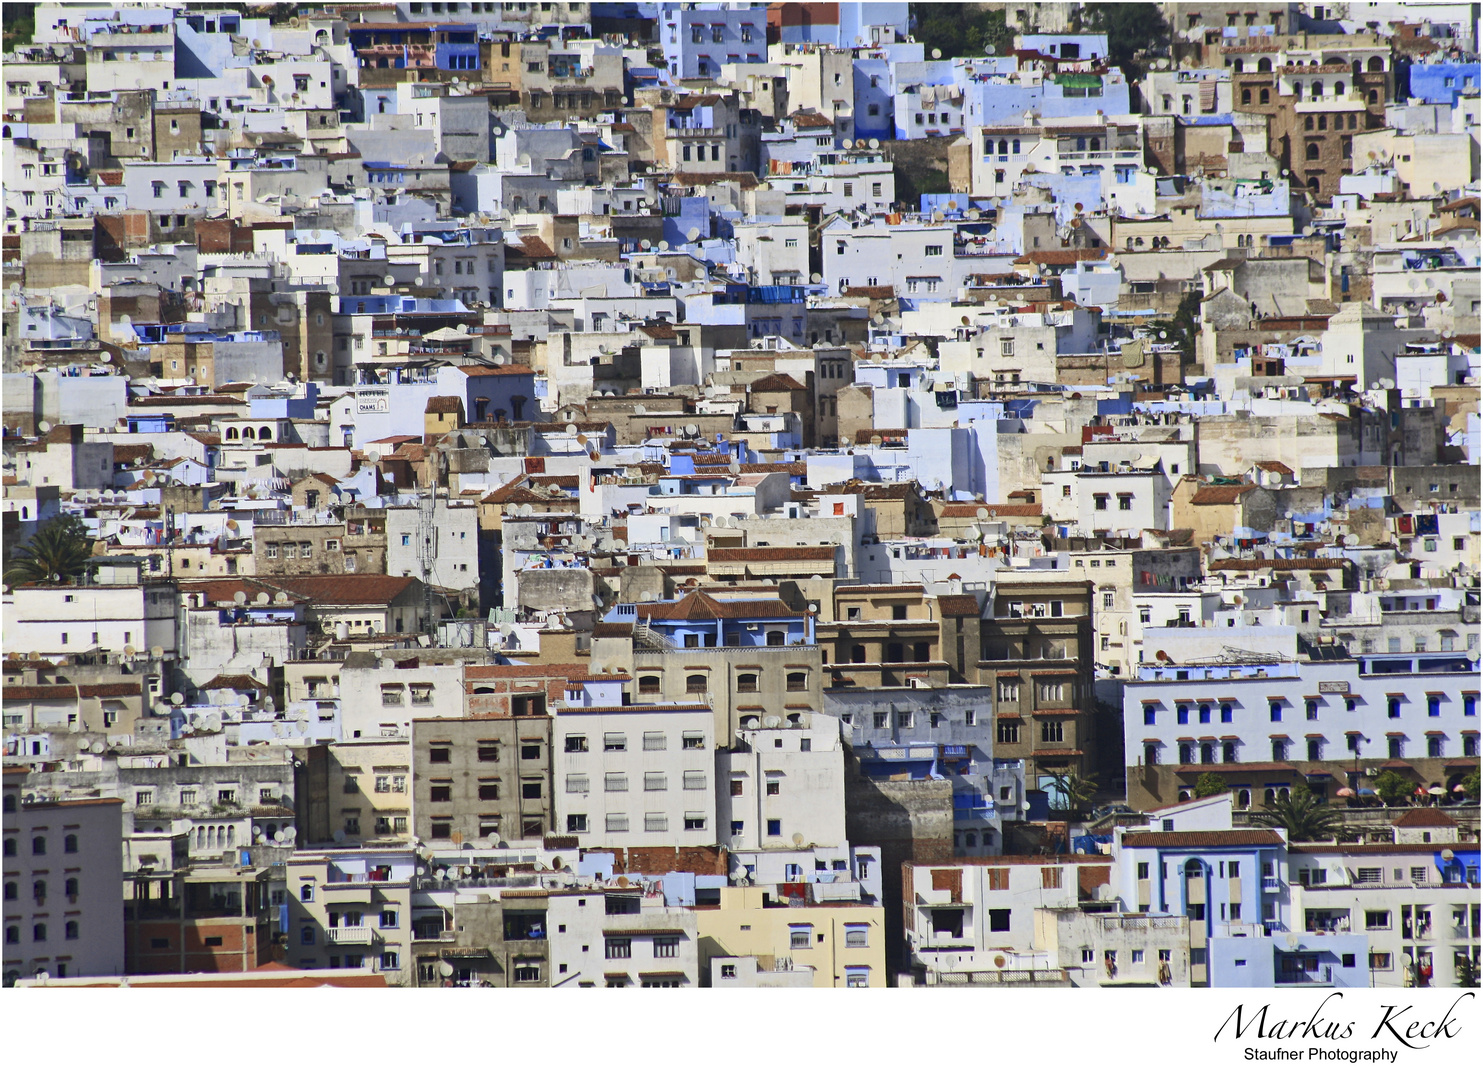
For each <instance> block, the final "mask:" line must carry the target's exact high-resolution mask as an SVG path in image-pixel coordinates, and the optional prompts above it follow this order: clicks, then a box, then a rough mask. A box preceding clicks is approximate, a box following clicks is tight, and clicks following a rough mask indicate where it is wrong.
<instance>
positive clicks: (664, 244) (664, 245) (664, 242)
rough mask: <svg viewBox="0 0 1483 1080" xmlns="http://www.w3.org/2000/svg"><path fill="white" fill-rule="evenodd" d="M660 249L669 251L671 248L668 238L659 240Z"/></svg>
mask: <svg viewBox="0 0 1483 1080" xmlns="http://www.w3.org/2000/svg"><path fill="white" fill-rule="evenodd" d="M659 250H660V251H668V250H669V241H668V240H661V241H659Z"/></svg>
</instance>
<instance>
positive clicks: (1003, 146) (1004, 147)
mask: <svg viewBox="0 0 1483 1080" xmlns="http://www.w3.org/2000/svg"><path fill="white" fill-rule="evenodd" d="M999 153H1001V154H1007V153H1009V140H1008V139H1000V140H999Z"/></svg>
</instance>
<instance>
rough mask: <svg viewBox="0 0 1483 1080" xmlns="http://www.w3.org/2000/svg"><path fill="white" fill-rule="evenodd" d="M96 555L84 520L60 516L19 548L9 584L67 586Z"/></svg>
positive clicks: (7, 575)
mask: <svg viewBox="0 0 1483 1080" xmlns="http://www.w3.org/2000/svg"><path fill="white" fill-rule="evenodd" d="M92 553H93V542H92V540H91V539H90V538H89V537H88V529H87V526H86V525H84V524H83V523H82V521H81V519H79V518H76V517H73V516H72V515H71V514H58V515H57V516H56V517H54V518H52V519H51V520H50V521H48V522H47V523H46V524H45V525H43V526H42V527H41V528H40V530H38V531H37V533H36V535H35V536H33V537H31V539H30V540H28V541H27V542H26V543H24V544H22V545H21V546H20V547H19V548H18V549H16V552H15V556H14V558H12V559H11V560H10V566H9V567H7V568H6V570H5V583H6V584H7V585H40V584H66V583H67V582H70V581H72V580H74V579H76V578H80V577H81V576H82V575H83V572H84V571H86V570H87V565H88V558H89V557H90V556H91V555H92Z"/></svg>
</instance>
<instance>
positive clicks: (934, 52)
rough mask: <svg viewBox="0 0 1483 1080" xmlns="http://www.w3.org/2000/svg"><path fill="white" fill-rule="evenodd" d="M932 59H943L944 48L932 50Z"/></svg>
mask: <svg viewBox="0 0 1483 1080" xmlns="http://www.w3.org/2000/svg"><path fill="white" fill-rule="evenodd" d="M932 59H934V60H941V59H942V50H941V49H933V50H932Z"/></svg>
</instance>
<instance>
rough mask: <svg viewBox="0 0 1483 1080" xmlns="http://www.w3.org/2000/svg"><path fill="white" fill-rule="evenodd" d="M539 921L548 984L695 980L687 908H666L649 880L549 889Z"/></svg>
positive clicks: (695, 952)
mask: <svg viewBox="0 0 1483 1080" xmlns="http://www.w3.org/2000/svg"><path fill="white" fill-rule="evenodd" d="M559 790H560V789H559V788H558V791H559ZM558 797H559V796H558ZM546 925H547V927H548V928H549V929H548V932H547V937H548V940H549V941H550V950H551V952H550V955H551V961H550V963H551V981H550V985H551V986H552V987H595V986H602V987H623V986H642V987H686V986H690V987H693V986H699V985H700V970H699V955H700V954H699V947H698V945H699V935H698V934H697V932H696V929H695V912H694V911H693V910H691V909H688V908H681V907H666V906H665V903H664V892H663V889H662V888H661V887H660V884H659V882H657V881H654V882H650V883H648V884H647V885H645V886H638V887H634V888H629V889H624V888H605V889H602V890H597V889H582V890H578V891H572V892H558V893H552V894H551V896H550V898H549V900H548V907H547V909H546Z"/></svg>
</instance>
